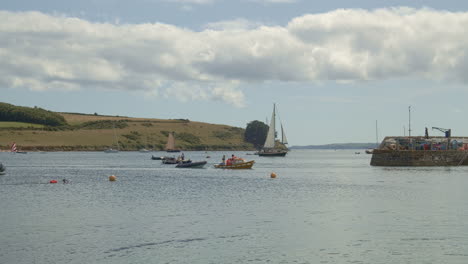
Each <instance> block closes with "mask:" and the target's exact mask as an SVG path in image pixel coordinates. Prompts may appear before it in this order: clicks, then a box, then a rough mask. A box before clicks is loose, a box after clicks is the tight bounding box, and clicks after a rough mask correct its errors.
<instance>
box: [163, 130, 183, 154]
mask: <svg viewBox="0 0 468 264" xmlns="http://www.w3.org/2000/svg"><path fill="white" fill-rule="evenodd" d="M165 150H166V151H167V152H180V149H176V147H175V138H174V133H169V135H168V136H167V143H166V147H165Z"/></svg>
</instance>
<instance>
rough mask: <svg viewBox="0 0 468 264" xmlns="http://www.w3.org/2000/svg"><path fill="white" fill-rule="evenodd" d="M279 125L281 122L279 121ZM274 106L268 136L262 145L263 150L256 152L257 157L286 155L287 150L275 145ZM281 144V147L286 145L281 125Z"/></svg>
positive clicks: (274, 106)
mask: <svg viewBox="0 0 468 264" xmlns="http://www.w3.org/2000/svg"><path fill="white" fill-rule="evenodd" d="M280 124H281V121H280ZM275 126H276V105H275V104H273V113H272V115H271V121H270V127H269V128H268V134H267V137H266V140H265V144H263V148H262V149H261V150H260V151H259V152H258V155H259V156H263V157H284V156H286V154H287V153H288V149H287V148H284V147H283V148H281V147H279V146H277V144H276V128H275ZM281 143H282V145H283V146H285V145H287V144H288V141H287V139H286V134H285V133H284V129H283V124H281Z"/></svg>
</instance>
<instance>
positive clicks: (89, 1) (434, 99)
mask: <svg viewBox="0 0 468 264" xmlns="http://www.w3.org/2000/svg"><path fill="white" fill-rule="evenodd" d="M5 2H6V1H1V2H0V94H1V95H0V101H2V102H7V103H12V104H16V105H23V106H40V107H43V108H46V109H50V110H53V111H63V112H81V113H94V112H97V113H99V114H109V115H124V116H133V117H155V118H188V119H190V120H195V121H202V122H209V123H222V124H228V125H233V126H239V127H245V125H246V124H247V123H248V122H250V121H252V120H261V121H265V119H266V118H269V117H270V115H271V111H272V104H273V103H277V105H278V109H279V115H280V118H281V120H282V122H283V125H284V127H285V130H286V132H287V136H288V139H289V142H290V144H291V145H309V144H326V143H341V142H375V140H376V137H375V123H376V121H378V128H379V136H380V139H381V138H382V137H383V136H385V135H403V134H404V133H405V134H407V133H408V132H407V131H405V129H406V130H407V129H408V106H410V105H411V109H412V111H411V120H412V123H411V126H412V130H413V132H412V135H423V134H424V127H429V128H430V127H432V126H436V127H443V128H451V129H452V131H453V135H457V136H468V122H465V116H466V115H467V113H468V89H467V88H468V2H463V1H452V0H447V1H423V0H420V1H371V0H360V1H358V0H355V1H337V0H329V1H305V0H230V1H227V0H134V1H125V0H82V1H63V0H61V1H60V0H42V1H34V0H16V1H8V2H6V3H5ZM318 2H320V3H318ZM322 2H325V3H322ZM430 132H431V134H434V135H442V134H441V133H440V132H438V131H435V130H434V131H432V130H430Z"/></svg>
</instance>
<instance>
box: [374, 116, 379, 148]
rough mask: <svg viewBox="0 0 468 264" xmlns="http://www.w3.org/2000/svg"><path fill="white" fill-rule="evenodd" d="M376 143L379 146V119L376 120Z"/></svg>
mask: <svg viewBox="0 0 468 264" xmlns="http://www.w3.org/2000/svg"><path fill="white" fill-rule="evenodd" d="M375 145H376V146H379V130H378V127H377V120H375Z"/></svg>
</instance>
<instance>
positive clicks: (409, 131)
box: [408, 105, 411, 137]
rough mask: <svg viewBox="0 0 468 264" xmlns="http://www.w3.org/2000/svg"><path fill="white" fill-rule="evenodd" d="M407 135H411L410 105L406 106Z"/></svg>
mask: <svg viewBox="0 0 468 264" xmlns="http://www.w3.org/2000/svg"><path fill="white" fill-rule="evenodd" d="M408 136H409V137H411V105H410V106H408Z"/></svg>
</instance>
